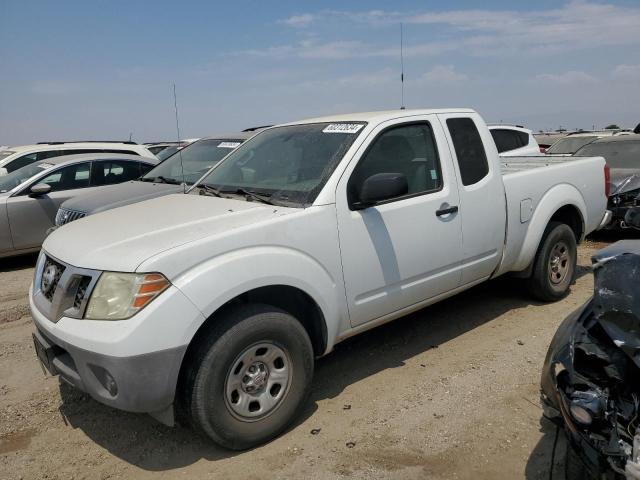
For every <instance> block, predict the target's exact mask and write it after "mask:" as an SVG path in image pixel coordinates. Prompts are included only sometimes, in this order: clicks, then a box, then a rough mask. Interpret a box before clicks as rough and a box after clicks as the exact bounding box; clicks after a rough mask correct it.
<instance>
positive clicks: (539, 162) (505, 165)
mask: <svg viewBox="0 0 640 480" xmlns="http://www.w3.org/2000/svg"><path fill="white" fill-rule="evenodd" d="M584 158H589V157H572V156H542V155H531V156H526V157H501V158H500V166H501V168H502V175H506V174H509V173H514V172H521V171H524V170H531V169H534V168H541V167H549V166H552V165H559V164H564V163H569V162H575V161H578V160H581V159H584Z"/></svg>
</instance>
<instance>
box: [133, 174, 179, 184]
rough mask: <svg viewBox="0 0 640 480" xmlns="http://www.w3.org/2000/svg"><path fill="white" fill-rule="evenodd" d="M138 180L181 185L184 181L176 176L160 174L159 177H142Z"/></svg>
mask: <svg viewBox="0 0 640 480" xmlns="http://www.w3.org/2000/svg"><path fill="white" fill-rule="evenodd" d="M138 180H140V181H141V182H153V183H168V184H170V185H180V184H181V183H182V182H180V181H178V180H176V179H175V178H167V177H163V176H162V175H159V176H157V177H141V178H139V179H138Z"/></svg>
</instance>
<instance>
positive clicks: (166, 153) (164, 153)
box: [154, 145, 182, 161]
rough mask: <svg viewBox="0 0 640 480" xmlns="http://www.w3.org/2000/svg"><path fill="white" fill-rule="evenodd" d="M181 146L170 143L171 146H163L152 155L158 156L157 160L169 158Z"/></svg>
mask: <svg viewBox="0 0 640 480" xmlns="http://www.w3.org/2000/svg"><path fill="white" fill-rule="evenodd" d="M181 148H182V147H181V146H179V145H172V146H169V147H166V148H163V149H162V150H160V151H159V152H158V153H155V154H154V155H155V156H156V157H158V160H160V161H163V160H166V159H167V158H169V157H170V156H171V155H173V154H174V153H176V152H177V151H178V150H180V149H181Z"/></svg>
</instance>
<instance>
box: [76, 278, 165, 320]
mask: <svg viewBox="0 0 640 480" xmlns="http://www.w3.org/2000/svg"><path fill="white" fill-rule="evenodd" d="M169 285H170V283H169V280H167V279H166V278H164V276H163V275H162V274H160V273H140V274H138V273H118V272H104V273H103V274H102V275H100V279H99V280H98V283H97V284H96V286H95V288H94V289H93V292H92V293H91V298H90V299H89V305H88V306H87V311H86V313H85V315H84V318H86V319H89V320H124V319H127V318H130V317H132V316H133V315H135V314H136V313H137V312H138V311H140V310H141V309H143V308H144V307H145V306H146V305H147V304H149V303H150V302H151V301H152V300H153V299H154V298H156V297H157V296H158V295H160V293H162V292H163V291H164V290H165V289H166V288H167V287H168V286H169Z"/></svg>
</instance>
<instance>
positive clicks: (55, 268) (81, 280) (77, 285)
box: [33, 251, 102, 323]
mask: <svg viewBox="0 0 640 480" xmlns="http://www.w3.org/2000/svg"><path fill="white" fill-rule="evenodd" d="M101 273H102V272H100V271H98V270H90V269H86V268H78V267H74V266H73V265H68V264H65V263H63V262H61V261H60V260H58V259H56V258H54V257H53V256H51V255H49V254H48V253H47V252H45V251H42V252H41V253H40V258H38V264H37V266H36V272H35V279H34V282H33V302H34V303H35V306H36V308H37V309H38V310H39V311H40V313H42V314H43V315H44V316H45V317H47V319H49V320H50V321H51V322H54V323H55V322H57V321H58V320H60V318H62V317H64V316H66V317H71V318H82V317H83V315H84V311H85V309H86V308H87V304H88V302H89V298H90V297H91V291H92V290H93V288H94V287H95V285H96V282H97V281H98V279H99V278H100V274H101Z"/></svg>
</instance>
